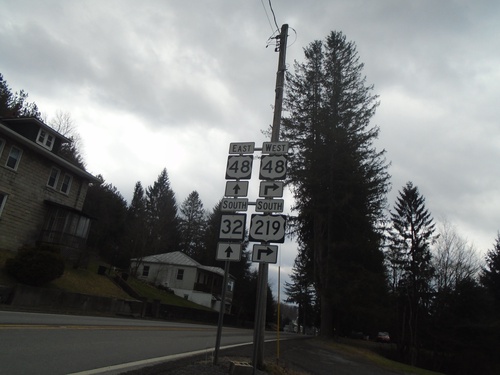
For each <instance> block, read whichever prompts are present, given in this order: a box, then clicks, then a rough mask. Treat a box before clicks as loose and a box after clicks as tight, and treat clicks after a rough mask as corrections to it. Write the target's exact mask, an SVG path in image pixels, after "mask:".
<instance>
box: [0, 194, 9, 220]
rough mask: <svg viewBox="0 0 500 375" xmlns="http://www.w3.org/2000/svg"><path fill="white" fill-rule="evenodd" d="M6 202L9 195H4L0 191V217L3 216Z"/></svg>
mask: <svg viewBox="0 0 500 375" xmlns="http://www.w3.org/2000/svg"><path fill="white" fill-rule="evenodd" d="M5 202H7V194H5V193H2V192H1V191H0V216H2V211H3V208H4V206H5Z"/></svg>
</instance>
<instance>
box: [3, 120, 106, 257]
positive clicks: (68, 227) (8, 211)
mask: <svg viewBox="0 0 500 375" xmlns="http://www.w3.org/2000/svg"><path fill="white" fill-rule="evenodd" d="M68 142H70V140H69V139H67V138H66V137H64V136H63V135H61V134H59V133H57V132H56V131H54V130H53V129H52V128H50V127H49V126H47V125H45V124H44V123H43V122H41V121H39V120H37V119H35V118H16V119H0V249H4V250H10V251H17V249H19V248H20V247H21V246H24V245H28V246H29V245H35V244H37V243H49V244H53V245H56V246H58V247H59V248H60V249H61V253H62V254H63V255H64V256H65V257H66V258H69V259H78V258H79V257H80V256H81V254H82V252H83V251H84V250H85V243H86V240H87V236H88V232H89V228H90V218H89V217H88V216H86V215H84V214H83V213H82V211H81V210H82V207H83V203H84V201H85V196H86V194H87V188H88V184H89V183H91V182H94V183H97V182H99V180H98V179H97V178H96V177H94V176H92V175H91V174H90V173H88V172H87V171H85V170H84V169H83V168H81V167H79V166H77V165H75V164H72V163H70V162H69V161H67V160H65V159H63V158H62V157H61V155H60V151H61V147H63V145H64V144H65V143H68Z"/></svg>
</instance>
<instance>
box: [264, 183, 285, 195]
mask: <svg viewBox="0 0 500 375" xmlns="http://www.w3.org/2000/svg"><path fill="white" fill-rule="evenodd" d="M282 196H283V181H261V182H260V187H259V197H262V198H273V197H277V198H280V197H282Z"/></svg>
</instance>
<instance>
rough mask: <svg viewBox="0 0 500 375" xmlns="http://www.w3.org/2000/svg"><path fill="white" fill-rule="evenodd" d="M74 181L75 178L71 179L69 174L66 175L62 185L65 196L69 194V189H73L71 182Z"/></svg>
mask: <svg viewBox="0 0 500 375" xmlns="http://www.w3.org/2000/svg"><path fill="white" fill-rule="evenodd" d="M72 180H73V177H71V176H70V175H69V174H65V175H64V178H63V181H62V184H61V193H64V194H69V189H70V188H71V181H72Z"/></svg>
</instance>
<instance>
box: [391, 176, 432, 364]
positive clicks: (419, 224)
mask: <svg viewBox="0 0 500 375" xmlns="http://www.w3.org/2000/svg"><path fill="white" fill-rule="evenodd" d="M394 210H395V211H394V212H392V213H391V219H392V228H391V231H390V233H389V240H390V244H389V253H388V260H389V267H390V269H391V270H392V274H393V275H397V279H396V280H394V281H393V285H394V286H395V290H394V292H395V296H396V298H397V300H398V307H399V308H398V311H399V319H400V332H399V340H398V341H399V349H400V355H401V356H402V357H403V358H404V359H406V360H409V361H410V363H411V364H412V365H414V364H415V363H416V361H417V354H418V347H419V333H420V331H421V327H420V323H421V319H422V317H425V315H426V314H427V313H428V310H429V303H430V300H431V291H432V278H433V274H434V268H433V266H432V257H431V251H430V246H431V244H432V243H433V242H434V241H435V239H436V237H435V236H434V231H435V225H434V222H433V219H432V217H431V214H430V212H429V211H428V210H427V208H426V207H425V198H424V197H423V196H422V195H421V194H420V192H419V191H418V188H417V187H416V186H414V185H413V184H412V183H411V182H408V183H407V184H406V186H404V187H403V190H402V191H401V192H400V194H399V197H398V199H397V201H396V205H395V207H394Z"/></svg>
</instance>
